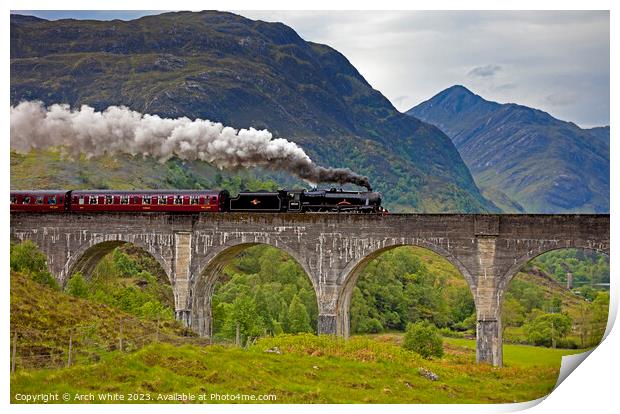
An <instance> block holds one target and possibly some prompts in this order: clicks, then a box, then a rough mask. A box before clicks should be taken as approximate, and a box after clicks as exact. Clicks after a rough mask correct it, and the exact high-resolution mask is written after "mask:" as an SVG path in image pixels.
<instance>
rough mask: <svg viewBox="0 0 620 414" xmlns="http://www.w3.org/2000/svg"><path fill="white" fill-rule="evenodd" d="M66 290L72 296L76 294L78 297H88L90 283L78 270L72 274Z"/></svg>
mask: <svg viewBox="0 0 620 414" xmlns="http://www.w3.org/2000/svg"><path fill="white" fill-rule="evenodd" d="M65 292H67V293H68V294H69V295H71V296H75V297H77V298H87V297H88V293H89V290H88V284H87V283H86V280H85V279H84V276H83V275H82V273H80V272H76V273H74V274H73V276H71V278H70V279H69V281H68V282H67V287H66V288H65Z"/></svg>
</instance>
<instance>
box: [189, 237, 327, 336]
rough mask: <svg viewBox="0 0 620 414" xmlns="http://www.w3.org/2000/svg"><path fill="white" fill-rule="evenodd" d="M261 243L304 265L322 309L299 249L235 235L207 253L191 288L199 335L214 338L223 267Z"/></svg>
mask: <svg viewBox="0 0 620 414" xmlns="http://www.w3.org/2000/svg"><path fill="white" fill-rule="evenodd" d="M258 245H265V246H270V247H274V248H276V249H278V250H281V251H283V252H285V253H287V254H288V255H289V256H291V257H292V258H293V259H294V260H295V261H296V262H297V263H298V264H299V265H300V266H301V267H302V269H303V270H304V272H305V273H306V276H307V277H308V279H309V280H310V283H311V284H312V288H313V290H314V294H315V298H316V300H317V307H318V309H319V310H320V309H321V304H320V301H319V295H318V294H317V292H318V291H317V285H316V281H315V280H314V278H313V277H312V273H311V272H310V269H309V266H308V264H307V262H306V260H304V259H303V257H302V256H301V254H300V253H299V252H297V251H295V250H293V249H291V248H289V247H288V246H286V245H285V244H284V243H280V242H278V243H275V242H265V241H261V242H247V241H243V240H241V239H233V240H229V241H227V242H226V243H225V244H223V245H222V246H219V247H218V248H217V249H214V250H213V251H212V252H210V253H209V254H208V255H207V256H205V258H204V259H203V260H202V261H201V262H200V264H199V265H198V267H197V271H196V273H195V275H196V276H194V278H193V283H192V285H191V289H190V302H191V312H190V315H189V325H190V327H191V328H192V329H193V330H194V331H195V332H197V333H198V334H199V335H200V336H206V337H209V338H211V337H212V335H213V331H212V330H213V324H212V309H211V300H212V297H213V292H214V290H215V284H216V282H217V280H218V279H219V277H220V275H221V271H222V269H223V267H224V266H225V265H226V264H227V263H228V262H230V261H231V260H232V259H234V258H235V257H236V256H237V255H238V254H239V253H241V252H242V251H244V250H246V249H248V248H249V247H252V246H258Z"/></svg>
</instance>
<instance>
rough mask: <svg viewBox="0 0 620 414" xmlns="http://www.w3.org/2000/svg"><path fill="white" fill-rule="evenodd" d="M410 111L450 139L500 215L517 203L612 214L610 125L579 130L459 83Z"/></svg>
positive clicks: (536, 209) (537, 209) (543, 209)
mask: <svg viewBox="0 0 620 414" xmlns="http://www.w3.org/2000/svg"><path fill="white" fill-rule="evenodd" d="M407 113H408V114H410V115H412V116H415V117H417V118H420V119H422V120H423V121H426V122H429V123H433V124H435V125H436V126H437V127H438V128H440V129H441V130H443V131H444V132H445V133H446V134H447V135H448V136H450V138H451V139H452V141H453V142H454V144H455V146H456V147H457V149H458V150H459V152H460V154H461V156H462V157H463V160H464V161H465V163H466V164H467V165H468V167H469V169H470V171H471V172H472V174H473V176H474V178H475V180H476V182H477V184H478V186H479V187H480V188H481V189H482V191H483V193H484V194H485V195H486V196H487V197H488V198H490V199H491V200H492V201H494V202H495V203H496V205H498V206H500V207H502V208H503V209H504V210H505V211H516V212H518V211H519V209H518V208H516V206H512V207H510V206H509V204H510V202H514V203H516V205H519V206H522V208H523V211H527V212H531V213H604V212H609V138H607V139H606V138H605V134H606V133H607V134H608V133H609V128H608V127H607V128H606V127H602V128H601V129H596V128H595V129H593V130H588V129H582V128H580V127H578V126H577V125H576V124H574V123H572V122H567V121H561V120H558V119H556V118H554V117H553V116H551V115H550V114H548V113H546V112H544V111H541V110H539V109H535V108H530V107H527V106H524V105H519V104H515V103H507V104H500V103H497V102H492V101H487V100H486V99H484V98H482V97H481V96H479V95H476V94H475V93H473V92H471V91H470V90H469V89H467V88H465V87H464V86H462V85H455V86H452V87H450V88H447V89H445V90H443V91H441V92H439V93H438V94H437V95H435V96H434V97H432V98H430V99H429V100H427V101H424V102H422V103H421V104H419V105H417V106H415V107H413V108H411V109H410V110H409V111H407ZM493 194H498V195H500V196H501V194H504V195H506V196H507V197H508V199H509V200H508V201H507V200H505V199H504V200H502V199H501V197H495V196H494V195H493Z"/></svg>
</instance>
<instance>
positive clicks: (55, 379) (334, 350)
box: [11, 334, 575, 403]
mask: <svg viewBox="0 0 620 414" xmlns="http://www.w3.org/2000/svg"><path fill="white" fill-rule="evenodd" d="M398 339H399V338H398V337H397V336H394V335H381V336H375V337H368V336H364V337H354V338H352V339H350V340H349V341H347V342H344V341H342V340H339V339H335V338H331V337H325V336H321V337H317V336H315V335H311V334H302V335H282V336H278V337H274V338H266V339H262V340H259V341H258V342H257V343H256V344H255V345H253V346H251V347H250V348H249V349H240V348H233V347H225V346H220V345H215V346H207V347H201V346H196V345H183V346H175V345H172V344H164V343H157V344H151V345H148V346H146V347H144V348H142V349H140V350H138V351H136V352H132V353H121V352H118V351H115V352H111V353H109V354H107V355H106V356H105V357H104V358H102V359H101V361H99V362H98V363H95V364H90V365H78V366H75V367H71V368H61V369H36V370H34V369H33V370H22V371H18V372H17V373H15V374H13V375H12V376H11V400H12V402H19V401H16V399H15V395H16V394H17V393H22V394H37V393H48V392H49V393H60V394H62V393H69V394H71V396H72V397H71V398H72V402H76V401H73V398H74V397H73V396H74V395H75V394H76V393H79V394H88V393H94V394H95V402H97V399H98V398H97V395H96V394H97V393H106V392H109V393H119V394H123V395H126V396H127V395H129V394H132V393H140V394H144V396H143V397H142V398H147V399H148V400H149V401H152V402H158V401H159V402H170V401H169V400H165V398H170V397H171V396H170V394H173V393H186V394H193V395H196V396H199V395H201V394H204V395H206V396H207V400H206V401H205V402H218V401H213V400H210V395H211V394H214V393H218V394H238V393H239V394H248V395H263V394H273V395H275V396H276V400H275V402H278V403H508V402H521V401H527V400H532V399H536V398H539V397H541V396H543V395H545V394H547V393H549V392H550V391H551V390H552V388H553V386H554V384H555V382H556V379H557V376H558V372H559V362H560V360H561V356H562V355H566V354H569V353H571V351H568V350H550V349H541V348H534V347H529V346H521V345H510V346H507V347H506V348H505V352H504V354H505V359H506V361H507V367H505V368H501V369H498V368H493V367H490V366H488V365H477V364H475V363H474V360H475V351H474V341H472V340H465V339H446V342H445V347H446V356H445V357H444V358H442V359H440V360H433V361H428V360H424V359H421V358H420V357H419V356H417V355H416V354H414V353H411V352H409V351H406V350H404V349H402V348H401V347H400V346H398V345H397V344H396V342H397V341H398ZM274 347H278V350H279V352H280V353H275V352H265V351H266V350H274ZM572 352H575V351H572ZM420 368H424V369H426V370H429V371H432V372H434V373H436V374H437V375H438V376H439V379H438V380H437V381H431V380H429V379H427V378H425V377H424V376H422V375H421V374H420ZM162 398H164V399H162ZM196 398H198V397H196ZM138 402H144V401H138ZM196 402H200V401H196ZM255 402H256V401H255Z"/></svg>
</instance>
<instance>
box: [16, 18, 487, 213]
mask: <svg viewBox="0 0 620 414" xmlns="http://www.w3.org/2000/svg"><path fill="white" fill-rule="evenodd" d="M10 54H11V87H10V94H11V104H16V103H18V102H20V101H21V100H33V99H37V100H42V101H43V102H45V103H46V104H51V103H56V102H63V103H68V104H70V105H71V106H78V105H81V104H89V105H91V106H93V107H95V108H96V109H98V110H101V109H104V108H106V107H107V106H109V105H125V106H128V107H130V108H131V109H134V110H137V111H140V112H144V113H151V114H158V115H160V116H165V117H179V116H187V117H189V118H206V119H210V120H214V121H218V122H222V123H224V124H227V125H231V126H234V127H236V128H245V127H250V126H253V127H255V128H267V129H269V130H270V131H271V132H272V133H273V134H274V136H283V137H286V138H289V139H291V140H293V141H294V142H296V143H298V144H299V145H301V146H302V147H303V148H304V150H306V151H307V152H308V153H309V155H310V156H311V157H312V158H313V159H314V160H315V161H316V162H317V163H319V164H322V165H326V166H339V167H342V166H344V167H350V168H352V169H353V170H355V171H357V172H360V173H363V174H366V175H368V176H369V177H370V178H371V182H372V183H373V184H374V186H375V187H376V188H377V189H378V190H380V191H382V192H383V194H384V199H385V200H386V203H387V205H388V207H391V208H392V209H394V210H397V211H427V212H441V211H466V212H473V211H497V208H496V207H495V206H494V205H493V204H492V203H491V202H489V201H488V200H486V199H485V198H484V197H483V196H482V194H481V193H480V190H479V189H478V188H477V187H476V184H475V182H474V180H473V178H472V176H471V174H470V172H469V170H468V169H467V167H466V165H465V164H464V162H463V160H462V159H461V157H460V155H459V153H458V151H457V150H456V148H455V147H454V145H453V144H452V142H451V141H450V139H449V138H448V137H447V136H446V135H445V134H444V133H442V132H441V131H440V130H439V129H438V128H436V127H434V126H432V125H429V124H427V123H424V122H421V121H419V120H417V119H415V118H412V117H409V116H407V115H405V114H402V113H399V112H398V111H397V110H396V109H395V108H394V107H393V106H392V104H391V103H390V102H389V101H388V100H387V99H386V98H385V97H384V96H383V95H382V94H381V93H380V92H378V91H376V90H374V89H373V88H372V87H371V86H370V85H369V84H368V82H367V81H366V80H365V79H364V78H363V77H362V76H361V75H360V74H359V72H358V71H357V70H356V69H355V68H354V67H353V66H352V65H351V64H350V63H349V61H348V60H347V59H346V58H345V57H344V56H343V55H342V54H340V53H339V52H337V51H336V50H334V49H332V48H330V47H328V46H326V45H321V44H317V43H312V42H306V41H304V40H303V39H302V38H301V37H299V36H298V35H297V33H295V31H293V30H292V29H291V28H290V27H287V26H285V25H284V24H281V23H266V22H262V21H253V20H249V19H246V18H244V17H241V16H238V15H234V14H231V13H222V12H215V11H204V12H197V13H191V12H177V13H164V14H160V15H157V16H148V17H143V18H140V19H137V20H132V21H120V20H114V21H92V20H57V21H47V20H44V19H39V18H35V17H31V16H21V15H16V14H12V15H11V52H10ZM132 162H138V163H139V162H141V161H140V160H139V159H134V160H133V161H132ZM68 174H71V173H70V172H68Z"/></svg>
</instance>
